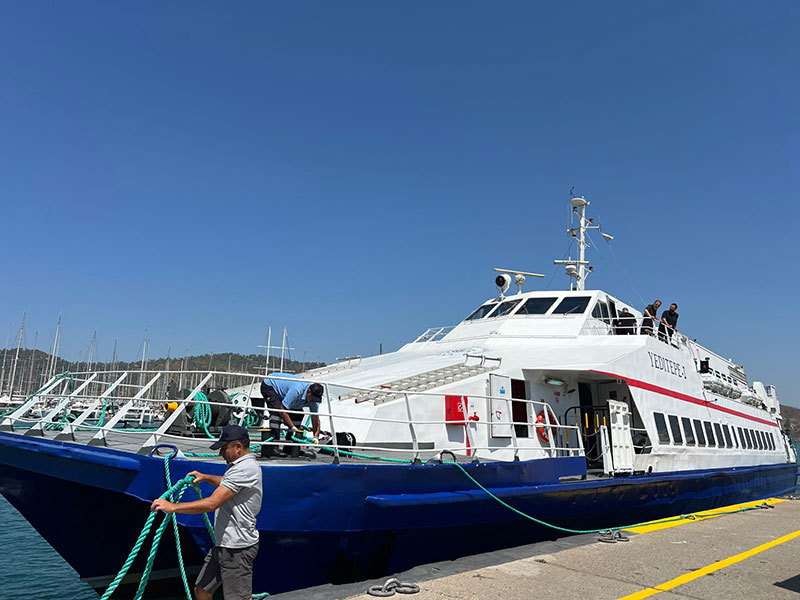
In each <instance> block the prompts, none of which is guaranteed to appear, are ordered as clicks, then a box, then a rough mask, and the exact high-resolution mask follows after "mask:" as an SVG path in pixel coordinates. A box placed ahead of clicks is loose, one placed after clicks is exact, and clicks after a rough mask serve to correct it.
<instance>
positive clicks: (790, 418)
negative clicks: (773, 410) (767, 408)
mask: <svg viewBox="0 0 800 600" xmlns="http://www.w3.org/2000/svg"><path fill="white" fill-rule="evenodd" d="M781 416H782V417H783V427H784V429H788V430H789V431H790V432H791V434H792V439H794V440H800V408H795V407H794V406H786V405H785V404H781Z"/></svg>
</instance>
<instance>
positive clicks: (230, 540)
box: [150, 425, 262, 600]
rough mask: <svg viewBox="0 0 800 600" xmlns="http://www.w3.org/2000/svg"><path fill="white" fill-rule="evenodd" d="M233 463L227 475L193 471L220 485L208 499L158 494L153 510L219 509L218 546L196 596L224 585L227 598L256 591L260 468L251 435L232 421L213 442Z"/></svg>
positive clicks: (236, 599) (204, 599)
mask: <svg viewBox="0 0 800 600" xmlns="http://www.w3.org/2000/svg"><path fill="white" fill-rule="evenodd" d="M211 449H212V450H219V455H220V456H221V457H222V458H224V459H225V462H227V463H228V470H227V471H225V475H223V476H219V475H206V474H205V473H200V472H198V471H192V472H191V473H189V475H194V477H195V482H196V483H200V482H202V481H205V482H206V483H209V484H211V485H213V486H214V487H216V488H217V489H216V490H214V493H213V494H211V495H210V496H209V497H208V498H203V499H202V500H196V501H194V502H180V503H177V504H175V503H173V502H169V501H167V500H163V499H158V500H155V501H154V502H153V504H152V505H151V507H150V508H151V510H154V511H155V510H163V511H164V512H167V513H175V512H177V513H184V514H200V513H205V512H211V511H212V510H213V511H216V513H215V516H214V538H215V545H214V547H213V548H211V550H209V552H208V554H206V558H205V561H204V562H203V568H202V569H201V570H200V574H199V575H198V576H197V581H196V582H195V588H194V593H195V596H196V598H197V600H211V597H212V596H213V595H214V592H215V591H216V590H217V588H219V586H220V585H221V586H222V593H223V596H224V598H225V600H249V599H250V598H251V596H252V593H253V561H254V560H255V557H256V554H258V529H256V515H257V514H258V511H259V510H261V496H262V488H261V467H259V466H258V462H256V458H255V456H253V455H252V454H250V436H249V435H248V433H247V430H246V429H245V428H244V427H239V426H238V425H227V426H225V427H223V428H222V435H221V436H220V438H219V440H217V441H216V442H214V444H213V445H212V446H211Z"/></svg>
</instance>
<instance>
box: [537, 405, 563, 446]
mask: <svg viewBox="0 0 800 600" xmlns="http://www.w3.org/2000/svg"><path fill="white" fill-rule="evenodd" d="M550 418H551V419H554V417H553V416H552V415H550ZM556 424H558V421H556ZM548 430H552V423H551V424H550V425H547V424H546V421H545V418H544V409H542V410H540V411H539V412H538V413H537V415H536V435H538V436H539V439H540V440H541V441H543V442H544V443H545V444H549V443H550V434H551V433H552V431H548Z"/></svg>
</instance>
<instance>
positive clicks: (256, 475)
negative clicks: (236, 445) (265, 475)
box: [214, 453, 262, 548]
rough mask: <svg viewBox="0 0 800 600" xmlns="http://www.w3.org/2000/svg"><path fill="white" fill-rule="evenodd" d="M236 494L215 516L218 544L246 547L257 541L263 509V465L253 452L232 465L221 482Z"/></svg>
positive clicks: (227, 546)
mask: <svg viewBox="0 0 800 600" xmlns="http://www.w3.org/2000/svg"><path fill="white" fill-rule="evenodd" d="M220 485H224V486H225V487H226V488H228V489H229V490H230V491H232V492H234V493H235V494H236V495H235V496H234V497H233V498H231V499H230V500H228V501H227V502H226V503H225V504H223V505H222V506H220V507H219V508H218V509H217V511H216V513H215V516H214V537H215V538H216V542H217V546H222V547H224V548H247V547H249V546H252V545H253V544H255V543H257V542H258V529H256V515H257V514H258V511H259V510H261V495H262V492H261V467H259V466H258V462H257V461H256V457H255V456H254V455H253V454H249V453H248V454H245V455H244V456H243V457H241V458H238V459H236V460H235V461H233V462H232V463H231V464H230V465H228V470H227V471H225V475H223V476H222V482H221V483H220Z"/></svg>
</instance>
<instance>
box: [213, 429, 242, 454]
mask: <svg viewBox="0 0 800 600" xmlns="http://www.w3.org/2000/svg"><path fill="white" fill-rule="evenodd" d="M228 442H242V444H243V445H245V446H250V434H249V433H247V429H245V428H244V427H242V426H241V425H225V426H224V427H223V428H222V435H220V436H219V439H218V440H217V441H216V442H214V443H213V444H211V449H212V450H219V449H220V448H222V447H223V446H224V445H225V444H227V443H228Z"/></svg>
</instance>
